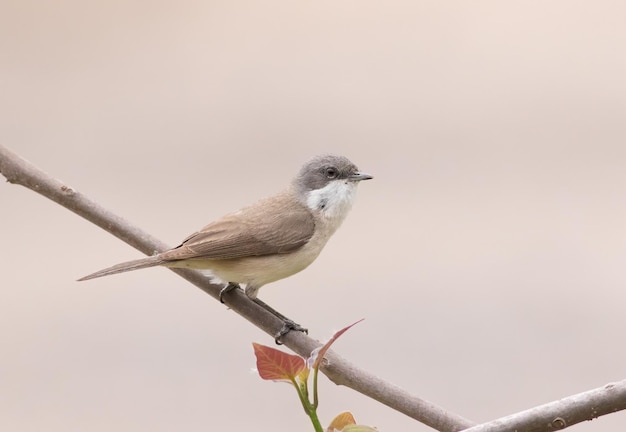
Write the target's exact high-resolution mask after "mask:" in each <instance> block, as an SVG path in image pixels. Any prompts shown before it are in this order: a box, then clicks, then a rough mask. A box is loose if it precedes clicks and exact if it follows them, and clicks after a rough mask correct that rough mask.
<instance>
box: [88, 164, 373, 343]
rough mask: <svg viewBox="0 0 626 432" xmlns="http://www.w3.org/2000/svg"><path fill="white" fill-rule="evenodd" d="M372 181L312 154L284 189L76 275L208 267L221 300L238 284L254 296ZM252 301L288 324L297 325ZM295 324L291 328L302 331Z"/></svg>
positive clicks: (297, 262) (304, 260)
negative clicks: (164, 244) (149, 251)
mask: <svg viewBox="0 0 626 432" xmlns="http://www.w3.org/2000/svg"><path fill="white" fill-rule="evenodd" d="M371 178H372V176H371V175H369V174H365V173H362V172H360V171H359V170H358V169H357V167H356V165H354V164H353V163H352V162H350V161H349V160H348V159H347V158H345V157H343V156H333V155H322V156H317V157H314V158H313V159H311V160H310V161H308V162H307V163H305V164H304V166H303V167H302V168H301V169H300V172H299V173H298V175H297V176H296V177H295V178H294V179H293V180H292V182H291V184H290V185H289V187H288V188H287V189H286V190H285V191H283V192H281V193H279V194H277V195H274V196H271V197H269V198H265V199H262V200H260V201H257V202H256V203H254V204H252V205H250V206H248V207H245V208H243V209H241V210H238V211H236V212H234V213H230V214H228V215H226V216H224V217H222V218H221V219H218V220H216V221H215V222H212V223H210V224H209V225H207V226H205V227H204V228H202V229H201V230H200V231H198V232H196V233H194V234H192V235H190V236H189V237H187V238H186V239H185V240H183V242H182V243H181V244H180V245H179V246H177V247H175V248H173V249H170V250H167V251H165V252H161V253H159V254H157V255H153V256H150V257H147V258H141V259H137V260H133V261H128V262H123V263H121V264H117V265H114V266H112V267H109V268H106V269H104V270H100V271H97V272H95V273H92V274H90V275H87V276H85V277H83V278H81V279H79V280H81V281H83V280H88V279H94V278H98V277H101V276H108V275H112V274H116V273H122V272H127V271H131V270H138V269H142V268H147V267H154V266H165V267H177V268H194V269H208V270H210V272H211V273H212V274H213V275H215V276H216V277H217V278H219V279H220V280H222V281H223V282H227V283H228V285H227V286H226V287H225V288H223V289H222V291H221V293H220V300H222V296H223V295H224V294H225V293H226V292H228V291H230V290H231V289H234V288H236V287H238V286H239V284H245V293H246V295H247V296H248V297H250V298H251V299H253V300H254V299H256V297H257V294H258V292H259V288H261V287H262V286H263V285H265V284H267V283H270V282H274V281H277V280H279V279H283V278H286V277H288V276H291V275H293V274H295V273H298V272H299V271H301V270H304V269H305V268H306V267H308V266H309V265H310V264H311V263H312V262H313V261H314V260H315V258H317V256H318V255H319V253H320V252H321V251H322V249H323V248H324V246H325V245H326V242H327V241H328V239H330V237H331V236H332V235H333V234H334V232H335V231H336V230H337V228H339V226H340V225H341V223H342V222H343V220H344V219H345V217H346V215H347V214H348V212H349V211H350V208H351V207H352V203H353V202H354V198H355V195H356V189H357V185H358V184H359V182H360V181H362V180H368V179H371ZM257 302H258V303H259V304H262V305H263V306H264V307H266V308H267V309H268V310H270V311H271V312H272V313H274V314H276V315H277V316H279V317H280V318H282V319H284V320H285V321H286V324H287V326H288V327H289V326H292V324H295V323H293V322H292V321H291V320H287V319H286V318H285V317H284V316H282V315H280V314H278V313H277V312H276V311H274V310H273V309H271V308H269V307H267V305H265V303H263V302H260V300H259V301H257ZM287 321H289V322H287ZM295 326H297V324H296V325H295ZM298 327H299V326H297V327H293V326H292V327H291V328H290V329H293V328H297V329H298V330H303V329H302V328H298ZM290 329H286V331H285V332H284V333H286V332H288V331H289V330H290ZM281 336H282V335H281Z"/></svg>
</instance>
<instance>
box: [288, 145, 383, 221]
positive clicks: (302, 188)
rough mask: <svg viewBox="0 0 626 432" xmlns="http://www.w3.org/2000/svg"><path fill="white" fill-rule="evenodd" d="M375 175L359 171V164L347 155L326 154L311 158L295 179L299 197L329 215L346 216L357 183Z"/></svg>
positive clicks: (334, 216) (341, 218)
mask: <svg viewBox="0 0 626 432" xmlns="http://www.w3.org/2000/svg"><path fill="white" fill-rule="evenodd" d="M371 178H372V176H371V175H369V174H365V173H362V172H359V170H358V168H357V167H356V165H355V164H353V163H352V162H350V160H349V159H348V158H346V157H343V156H334V155H322V156H317V157H314V158H313V159H311V160H310V161H308V162H307V163H306V164H304V166H303V167H302V168H301V169H300V173H299V174H298V176H297V177H296V178H295V179H294V186H295V188H296V191H297V193H298V197H299V198H300V199H301V200H302V201H303V202H304V203H305V204H306V205H307V206H308V207H309V208H310V209H311V210H316V211H320V212H321V213H322V214H323V215H324V216H325V217H328V218H338V219H340V220H339V221H338V223H341V220H343V218H345V216H346V214H347V213H348V211H349V210H350V207H352V201H353V200H354V196H355V194H356V186H357V185H358V184H359V182H360V181H361V180H369V179H371Z"/></svg>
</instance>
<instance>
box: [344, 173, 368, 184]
mask: <svg viewBox="0 0 626 432" xmlns="http://www.w3.org/2000/svg"><path fill="white" fill-rule="evenodd" d="M373 178H374V177H372V176H371V175H369V174H365V173H362V172H355V173H354V174H350V176H349V177H348V181H353V182H359V181H361V180H370V179H373Z"/></svg>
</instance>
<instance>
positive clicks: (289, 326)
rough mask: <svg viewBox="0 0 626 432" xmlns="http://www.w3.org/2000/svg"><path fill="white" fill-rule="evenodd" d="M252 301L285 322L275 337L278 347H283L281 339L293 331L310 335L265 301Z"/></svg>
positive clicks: (306, 330) (256, 299)
mask: <svg viewBox="0 0 626 432" xmlns="http://www.w3.org/2000/svg"><path fill="white" fill-rule="evenodd" d="M252 301H253V302H255V303H256V304H258V305H259V306H261V307H262V308H263V309H265V310H266V311H268V312H269V313H271V314H272V315H274V316H275V317H276V318H278V319H279V320H281V321H282V322H283V326H282V327H281V329H280V330H279V331H278V333H276V334H275V335H274V342H276V345H282V344H283V343H282V342H281V341H280V338H282V337H283V336H285V335H286V334H287V333H289V332H290V331H292V330H295V331H299V332H302V333H305V334H309V330H308V329H306V328H304V327H302V326H301V325H300V324H296V323H295V322H294V321H293V320H290V319H289V318H287V317H286V316H285V315H283V314H281V313H280V312H278V311H277V310H276V309H274V308H272V307H271V306H270V305H268V304H267V303H265V302H264V301H262V300H259V299H258V298H255V299H252Z"/></svg>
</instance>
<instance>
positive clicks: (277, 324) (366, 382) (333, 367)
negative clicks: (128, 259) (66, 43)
mask: <svg viewBox="0 0 626 432" xmlns="http://www.w3.org/2000/svg"><path fill="white" fill-rule="evenodd" d="M0 173H2V174H3V175H4V176H5V177H6V179H7V181H8V182H10V183H14V184H19V185H22V186H25V187H27V188H29V189H31V190H33V191H35V192H37V193H39V194H41V195H43V196H45V197H46V198H49V199H51V200H52V201H54V202H56V203H58V204H60V205H62V206H64V207H66V208H67V209H69V210H71V211H73V212H74V213H76V214H78V215H79V216H82V217H83V218H85V219H87V220H88V221H90V222H93V223H94V224H96V225H98V226H99V227H100V228H102V229H104V230H105V231H107V232H109V233H111V234H113V235H114V236H116V237H118V238H119V239H120V240H122V241H124V242H126V243H128V244H129V245H131V246H132V247H134V248H135V249H138V250H139V251H141V252H143V253H145V254H146V255H152V254H154V253H155V252H160V251H163V250H166V249H168V248H169V247H168V246H167V245H166V244H165V243H163V242H161V241H159V240H158V239H156V238H155V237H152V236H151V235H149V234H148V233H146V232H144V231H142V230H141V229H139V228H137V227H135V226H133V225H131V224H130V223H129V222H127V221H126V220H124V219H122V218H121V217H119V216H117V215H115V214H113V213H112V212H110V211H108V210H107V209H105V208H104V207H102V206H101V205H99V204H98V203H96V202H94V201H92V200H91V199H89V198H88V197H87V196H85V195H83V194H81V193H80V192H78V191H76V190H75V189H73V188H71V187H69V186H67V185H65V184H64V183H62V182H61V181H59V180H57V179H54V178H52V177H50V176H49V175H47V174H46V173H44V172H43V171H41V170H39V169H38V168H37V167H35V166H34V165H32V164H30V163H29V162H27V161H25V160H24V159H22V158H20V157H19V156H18V155H16V154H15V153H13V152H11V151H10V150H8V149H7V148H5V147H3V146H2V145H0ZM170 270H172V271H174V272H175V273H177V274H178V275H179V276H181V277H183V278H184V279H186V280H187V281H189V282H191V283H193V284H194V285H196V286H197V287H198V288H200V289H201V290H203V291H204V292H206V293H207V294H209V295H210V296H212V297H213V298H215V299H217V298H218V297H219V291H220V289H221V286H219V285H215V284H212V283H210V281H209V279H208V278H206V277H205V276H203V275H202V274H201V273H200V272H197V271H193V270H186V269H170ZM227 301H228V307H229V308H231V309H232V310H233V311H235V312H236V313H238V314H239V315H241V316H242V317H244V318H245V319H247V320H248V321H250V322H251V323H253V324H254V325H256V326H257V327H259V328H260V329H262V330H263V331H265V332H266V333H268V334H269V335H274V334H276V333H277V332H278V330H280V328H281V327H282V322H281V321H280V320H279V319H278V318H276V317H275V316H274V315H272V314H271V313H269V312H267V311H266V310H265V309H263V308H262V307H260V306H259V305H258V304H256V303H254V302H253V301H251V300H250V299H249V298H248V297H247V296H246V295H245V294H244V293H243V292H242V291H241V290H236V291H233V292H232V293H231V295H229V296H228V297H227ZM282 341H283V342H284V343H285V345H286V346H288V347H289V348H290V349H292V350H293V351H295V352H297V353H298V354H300V355H302V356H304V357H308V356H309V354H310V353H311V351H312V350H313V349H315V348H317V347H319V346H320V345H321V344H320V343H319V342H318V341H316V340H314V339H312V338H309V337H308V336H306V335H304V334H303V333H300V332H291V333H289V334H287V335H286V336H285V337H284V338H282ZM326 358H327V359H328V364H327V365H326V366H325V367H323V368H322V372H323V373H324V374H326V376H328V378H329V379H330V380H331V381H333V382H334V383H335V384H337V385H344V386H346V387H350V388H352V389H354V390H356V391H358V392H360V393H362V394H364V395H366V396H369V397H371V398H372V399H375V400H377V401H378V402H381V403H383V404H385V405H387V406H389V407H390V408H393V409H395V410H397V411H400V412H401V413H403V414H406V415H407V416H409V417H411V418H414V419H415V420H418V421H420V422H422V423H424V424H426V425H428V426H430V427H432V428H434V429H436V430H438V431H441V432H455V431H460V430H462V429H465V428H468V427H470V426H472V425H473V423H472V422H470V421H469V420H467V419H464V418H463V417H460V416H458V415H456V414H452V413H449V412H447V411H445V410H444V409H443V408H441V407H439V406H437V405H434V404H432V403H430V402H428V401H425V400H423V399H420V398H418V397H416V396H413V395H411V394H409V393H408V392H406V391H404V390H402V389H401V388H399V387H397V386H395V385H393V384H390V383H387V382H385V381H384V380H382V379H380V378H378V377H377V376H375V375H373V374H371V373H369V372H366V371H364V370H363V369H360V368H358V367H357V366H355V365H353V364H352V363H350V362H349V361H347V360H346V359H344V358H342V357H340V356H339V355H337V354H336V353H332V352H329V353H328V354H327V355H326Z"/></svg>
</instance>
